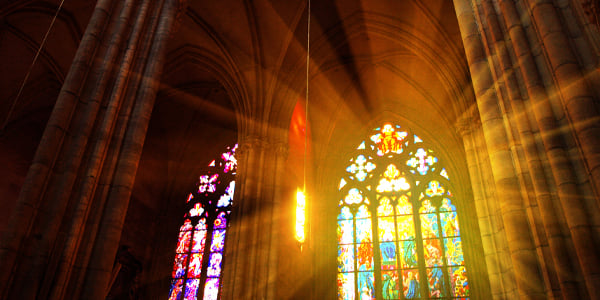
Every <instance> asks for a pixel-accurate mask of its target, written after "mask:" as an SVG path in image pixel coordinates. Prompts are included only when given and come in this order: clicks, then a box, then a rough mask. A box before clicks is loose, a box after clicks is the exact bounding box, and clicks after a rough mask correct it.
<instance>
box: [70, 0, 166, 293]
mask: <svg viewBox="0 0 600 300" xmlns="http://www.w3.org/2000/svg"><path fill="white" fill-rule="evenodd" d="M145 1H148V0H145ZM176 5H177V3H176V2H175V1H174V0H166V1H164V2H163V3H162V5H160V6H158V9H157V17H156V19H155V21H154V24H155V25H151V26H149V27H148V29H150V30H151V31H150V32H151V33H152V38H151V40H152V44H151V45H152V46H151V47H150V52H149V54H148V57H147V60H146V61H145V65H143V69H142V70H140V73H141V74H142V75H141V76H142V79H141V83H140V85H139V87H137V89H136V97H135V105H134V107H133V111H132V114H131V117H130V118H129V120H128V121H127V130H126V132H125V136H124V139H123V141H122V142H118V143H117V144H118V145H119V146H118V147H120V151H119V154H118V162H117V165H116V169H115V175H114V178H113V179H112V180H111V184H110V188H109V189H108V190H109V192H108V195H107V198H106V206H105V208H104V210H103V215H102V221H101V222H100V227H99V231H98V234H97V238H96V241H95V243H94V248H93V250H92V253H91V256H90V260H89V264H88V266H87V270H86V275H87V276H86V278H85V281H84V284H83V287H82V294H81V297H82V298H84V299H102V298H103V297H104V296H105V294H106V288H107V286H108V282H109V280H110V276H111V269H112V262H113V260H114V256H115V253H116V251H117V248H118V245H119V241H120V237H121V230H122V228H123V222H124V219H125V215H126V212H127V207H128V205H129V199H130V196H131V189H132V186H133V183H134V179H135V173H136V171H137V165H138V163H139V159H140V156H141V151H142V147H143V142H144V139H145V135H146V131H147V129H148V123H149V120H150V114H151V112H152V108H153V105H154V100H155V97H156V92H157V89H158V86H159V84H158V80H159V78H160V73H161V71H162V66H163V61H164V57H165V49H166V41H167V39H168V38H169V35H170V31H171V26H172V24H173V19H174V15H175V10H176V8H177V7H176ZM151 23H152V22H151ZM134 73H135V72H134Z"/></svg>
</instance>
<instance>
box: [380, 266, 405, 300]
mask: <svg viewBox="0 0 600 300" xmlns="http://www.w3.org/2000/svg"><path fill="white" fill-rule="evenodd" d="M381 285H382V289H381V295H382V296H383V299H390V300H395V299H400V286H401V283H400V277H399V276H398V271H385V272H381Z"/></svg>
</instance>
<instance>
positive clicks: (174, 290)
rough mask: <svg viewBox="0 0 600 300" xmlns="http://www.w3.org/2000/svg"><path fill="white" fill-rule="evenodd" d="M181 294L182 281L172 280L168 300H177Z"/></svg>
mask: <svg viewBox="0 0 600 300" xmlns="http://www.w3.org/2000/svg"><path fill="white" fill-rule="evenodd" d="M182 293H183V279H177V280H173V281H172V283H171V292H170V293H169V300H179V299H180V297H181V294H182Z"/></svg>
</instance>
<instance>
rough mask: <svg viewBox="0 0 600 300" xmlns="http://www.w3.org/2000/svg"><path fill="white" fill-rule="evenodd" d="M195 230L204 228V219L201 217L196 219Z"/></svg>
mask: <svg viewBox="0 0 600 300" xmlns="http://www.w3.org/2000/svg"><path fill="white" fill-rule="evenodd" d="M195 229H196V230H206V219H205V218H202V219H200V220H199V221H198V224H196V227H195Z"/></svg>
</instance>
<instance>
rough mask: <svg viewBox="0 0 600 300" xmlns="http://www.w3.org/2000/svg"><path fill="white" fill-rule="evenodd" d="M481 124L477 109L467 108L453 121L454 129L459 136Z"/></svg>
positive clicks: (466, 133) (468, 132)
mask: <svg viewBox="0 0 600 300" xmlns="http://www.w3.org/2000/svg"><path fill="white" fill-rule="evenodd" d="M480 126H481V119H479V111H478V110H477V109H469V110H468V111H466V112H464V113H463V114H462V115H461V116H460V117H459V118H458V120H457V121H456V123H454V127H455V130H456V132H457V133H458V134H460V135H461V136H463V137H464V136H465V135H468V134H470V133H471V132H472V131H473V130H474V129H476V128H479V127H480Z"/></svg>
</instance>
